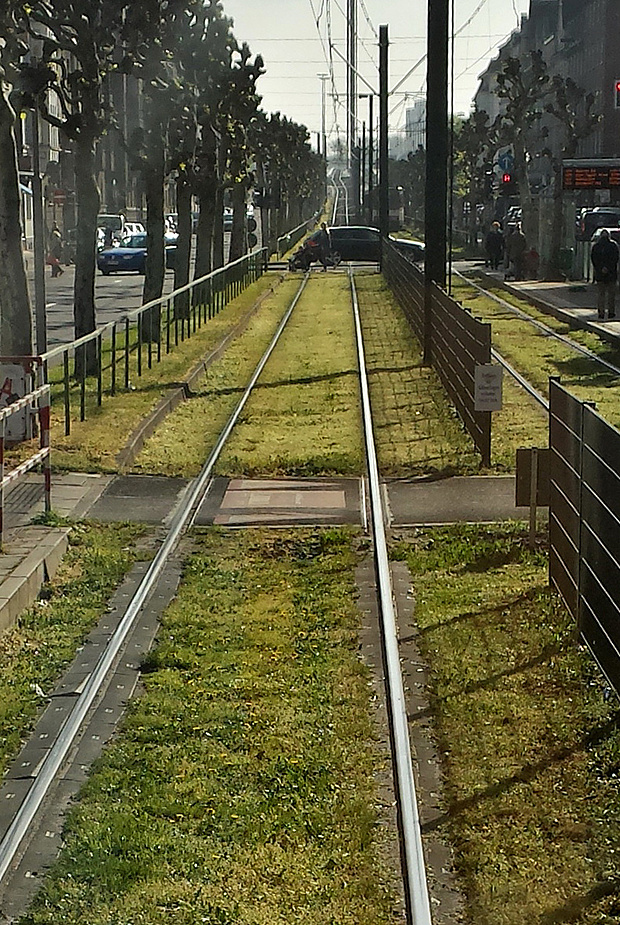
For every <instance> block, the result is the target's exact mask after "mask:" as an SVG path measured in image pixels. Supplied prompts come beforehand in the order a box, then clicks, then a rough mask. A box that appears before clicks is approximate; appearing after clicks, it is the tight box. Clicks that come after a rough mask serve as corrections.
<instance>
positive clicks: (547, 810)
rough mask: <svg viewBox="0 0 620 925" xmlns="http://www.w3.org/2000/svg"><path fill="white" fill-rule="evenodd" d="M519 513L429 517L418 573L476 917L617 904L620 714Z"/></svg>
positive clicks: (600, 909)
mask: <svg viewBox="0 0 620 925" xmlns="http://www.w3.org/2000/svg"><path fill="white" fill-rule="evenodd" d="M525 539H526V536H525V533H524V532H522V531H521V529H520V528H519V527H517V526H513V527H508V526H506V527H504V528H502V527H500V526H498V527H496V528H486V527H467V526H462V527H452V528H442V529H437V530H432V531H431V530H427V531H422V530H420V531H418V532H417V533H416V534H415V535H414V537H413V539H411V538H409V539H407V538H404V539H403V540H402V542H401V543H400V544H399V545H398V546H397V547H396V549H395V550H394V554H395V555H396V556H397V557H399V558H404V559H406V561H407V563H408V564H409V567H410V569H411V572H412V576H413V579H412V583H413V589H414V594H415V599H416V603H415V616H416V621H417V624H418V626H419V638H418V641H419V644H420V646H421V649H422V652H423V654H424V656H425V657H426V659H427V660H428V663H429V664H430V667H431V677H432V682H431V688H432V690H431V707H432V721H433V725H434V728H435V730H436V733H437V735H438V737H439V741H440V748H441V752H442V753H443V755H444V756H445V764H444V769H445V775H446V794H445V799H446V802H445V813H444V815H443V817H442V818H441V819H440V820H439V823H438V825H439V827H440V828H441V829H442V831H443V832H444V833H445V834H446V836H447V837H448V838H449V840H450V841H451V842H452V844H453V845H454V846H455V851H456V860H457V868H458V871H459V874H460V876H461V880H462V884H463V887H464V889H465V892H466V895H467V899H468V913H469V915H468V918H469V921H471V922H472V923H475V925H522V923H523V922H528V923H537V925H560V923H568V922H571V923H583V925H585V923H588V925H611V923H612V922H613V923H617V922H618V920H619V917H620V822H619V819H620V788H619V779H618V768H619V767H620V713H619V711H618V705H617V702H616V701H615V700H612V701H610V702H606V701H605V698H604V697H603V686H602V683H601V680H600V677H599V676H598V673H597V672H596V670H595V669H594V666H593V662H592V660H591V658H590V656H589V654H587V653H586V652H584V651H582V650H580V649H579V647H578V645H577V641H576V635H575V627H574V625H573V624H572V622H571V621H570V619H569V618H568V617H567V615H566V613H565V611H564V610H563V608H562V607H561V605H560V603H559V601H558V599H557V597H556V596H555V595H553V594H552V593H551V592H550V591H549V589H548V587H547V571H546V569H547V563H546V553H545V552H544V551H542V550H541V552H530V551H529V550H528V549H527V546H526V542H525Z"/></svg>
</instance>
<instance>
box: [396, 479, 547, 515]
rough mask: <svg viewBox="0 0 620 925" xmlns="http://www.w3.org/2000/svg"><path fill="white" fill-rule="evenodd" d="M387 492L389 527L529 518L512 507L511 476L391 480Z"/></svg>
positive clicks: (512, 485) (512, 482)
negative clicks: (390, 525)
mask: <svg viewBox="0 0 620 925" xmlns="http://www.w3.org/2000/svg"><path fill="white" fill-rule="evenodd" d="M386 493H387V497H388V504H389V509H390V519H391V524H392V526H421V525H424V524H449V523H463V522H464V523H495V522H499V521H503V520H527V519H528V518H529V508H523V507H520V508H517V507H516V505H515V479H514V477H513V476H488V477H487V476H471V477H466V476H456V477H454V478H448V479H438V480H437V481H429V480H426V479H418V480H402V481H394V482H388V483H387V484H386ZM541 514H542V510H541Z"/></svg>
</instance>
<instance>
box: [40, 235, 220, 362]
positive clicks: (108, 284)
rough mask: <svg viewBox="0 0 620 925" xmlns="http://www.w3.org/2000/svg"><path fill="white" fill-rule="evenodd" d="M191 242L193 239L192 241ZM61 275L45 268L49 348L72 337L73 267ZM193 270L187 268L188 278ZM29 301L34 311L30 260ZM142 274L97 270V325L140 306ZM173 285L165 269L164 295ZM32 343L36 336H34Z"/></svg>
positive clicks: (66, 269)
mask: <svg viewBox="0 0 620 925" xmlns="http://www.w3.org/2000/svg"><path fill="white" fill-rule="evenodd" d="M192 244H194V242H192ZM229 246H230V234H228V233H227V234H225V235H224V255H225V259H227V256H228V248H229ZM63 271H64V272H63V274H62V276H57V277H55V278H52V276H51V275H50V268H49V267H46V268H45V296H46V298H45V305H46V315H47V347H48V350H51V349H52V348H53V347H57V346H58V345H59V344H69V343H71V341H72V340H75V334H74V328H73V281H74V275H75V267H74V266H73V265H69V266H63ZM192 273H193V258H192V267H191V270H190V278H191V274H192ZM28 284H29V288H30V301H31V305H32V310H33V314H34V305H35V302H34V280H33V272H32V263H31V262H30V264H29V268H28ZM143 286H144V276H143V275H142V274H140V273H113V274H110V275H109V276H104V275H103V274H102V273H100V272H99V271H98V270H97V271H96V276H95V306H96V313H97V327H101V326H102V325H104V324H107V323H108V322H109V321H114V320H115V319H117V318H118V317H119V316H121V315H124V314H125V313H126V312H128V311H131V310H132V309H134V308H139V307H140V305H142V288H143ZM173 288H174V272H173V271H172V270H166V277H165V280H164V295H167V294H168V293H169V292H172V290H173ZM34 342H35V343H36V337H35V339H34Z"/></svg>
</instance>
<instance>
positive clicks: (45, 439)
mask: <svg viewBox="0 0 620 925" xmlns="http://www.w3.org/2000/svg"><path fill="white" fill-rule="evenodd" d="M39 426H40V428H41V449H42V450H43V449H47V450H48V453H47V455H46V457H45V461H44V463H43V478H44V480H45V511H46V513H47V514H49V512H50V511H51V509H52V465H51V460H50V453H49V448H50V392H49V389H47V390H46V392H45V394H44V395H42V396H41V398H40V399H39Z"/></svg>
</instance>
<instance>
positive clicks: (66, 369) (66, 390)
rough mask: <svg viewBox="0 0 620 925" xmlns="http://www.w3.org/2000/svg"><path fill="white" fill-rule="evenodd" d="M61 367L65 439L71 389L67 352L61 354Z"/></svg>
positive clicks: (69, 425) (67, 433) (68, 420)
mask: <svg viewBox="0 0 620 925" xmlns="http://www.w3.org/2000/svg"><path fill="white" fill-rule="evenodd" d="M63 361H64V362H63V366H64V376H63V378H64V400H65V437H68V436H69V434H70V433H71V396H70V394H69V389H70V388H71V382H70V377H69V351H68V350H65V352H64V353H63Z"/></svg>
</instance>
